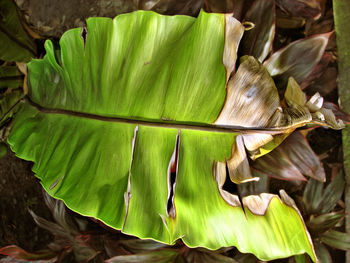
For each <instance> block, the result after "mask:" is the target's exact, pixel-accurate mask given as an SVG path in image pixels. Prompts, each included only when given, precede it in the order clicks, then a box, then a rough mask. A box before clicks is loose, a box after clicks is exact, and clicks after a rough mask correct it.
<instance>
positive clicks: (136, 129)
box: [122, 126, 139, 229]
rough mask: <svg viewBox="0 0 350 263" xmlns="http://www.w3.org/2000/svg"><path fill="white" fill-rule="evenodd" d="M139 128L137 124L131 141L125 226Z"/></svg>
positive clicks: (125, 198)
mask: <svg viewBox="0 0 350 263" xmlns="http://www.w3.org/2000/svg"><path fill="white" fill-rule="evenodd" d="M138 130H139V126H136V127H135V129H134V137H133V138H132V142H131V161H130V168H129V177H128V189H127V192H124V201H125V206H126V208H125V209H126V212H125V218H124V223H123V228H122V229H124V226H125V222H126V218H127V217H128V211H129V202H130V199H131V168H132V164H133V161H134V151H135V144H136V137H137V132H138Z"/></svg>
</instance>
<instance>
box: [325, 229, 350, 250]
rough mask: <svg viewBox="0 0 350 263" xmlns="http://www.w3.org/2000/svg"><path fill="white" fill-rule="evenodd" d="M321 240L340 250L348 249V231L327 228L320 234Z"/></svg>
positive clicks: (349, 245) (349, 238)
mask: <svg viewBox="0 0 350 263" xmlns="http://www.w3.org/2000/svg"><path fill="white" fill-rule="evenodd" d="M321 241H322V242H324V243H325V244H327V245H328V246H330V247H334V248H337V249H341V250H349V249H350V236H349V234H348V233H343V232H339V231H335V230H329V231H328V232H326V233H324V234H323V235H322V236H321Z"/></svg>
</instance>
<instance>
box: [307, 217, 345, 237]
mask: <svg viewBox="0 0 350 263" xmlns="http://www.w3.org/2000/svg"><path fill="white" fill-rule="evenodd" d="M344 217H345V214H344V213H343V212H332V213H328V214H323V215H320V216H317V217H314V218H311V219H310V220H309V221H308V222H307V226H308V229H309V230H310V232H311V233H314V234H320V233H322V232H325V231H327V230H329V229H331V228H332V227H334V226H335V225H336V224H338V223H339V221H340V220H342V219H344Z"/></svg>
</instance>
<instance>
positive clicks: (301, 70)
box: [264, 33, 331, 87]
mask: <svg viewBox="0 0 350 263" xmlns="http://www.w3.org/2000/svg"><path fill="white" fill-rule="evenodd" d="M330 35H331V33H326V34H320V35H315V36H312V37H310V38H306V39H301V40H297V41H294V42H292V43H290V44H289V45H288V46H286V47H285V48H283V49H280V50H278V51H277V52H275V53H274V54H273V55H272V56H271V57H270V58H269V59H268V60H266V61H265V63H264V65H265V67H266V68H267V70H268V71H269V72H270V74H271V76H273V77H274V78H275V79H277V80H278V81H279V83H280V85H281V86H282V87H284V86H285V85H286V84H287V81H288V78H289V77H293V78H294V79H295V80H296V82H298V83H300V82H302V81H303V80H305V79H306V78H307V77H308V76H309V75H310V74H311V72H312V71H313V70H314V68H315V66H316V65H317V63H318V61H319V60H320V59H321V57H322V55H323V52H324V50H325V48H326V46H327V43H328V39H329V37H330Z"/></svg>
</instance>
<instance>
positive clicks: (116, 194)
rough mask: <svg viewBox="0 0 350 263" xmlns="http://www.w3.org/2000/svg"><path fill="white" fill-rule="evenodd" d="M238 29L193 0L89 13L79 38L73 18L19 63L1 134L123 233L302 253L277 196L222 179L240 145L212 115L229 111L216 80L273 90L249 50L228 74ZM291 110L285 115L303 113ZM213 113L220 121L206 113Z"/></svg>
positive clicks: (299, 230) (67, 195) (265, 255)
mask: <svg viewBox="0 0 350 263" xmlns="http://www.w3.org/2000/svg"><path fill="white" fill-rule="evenodd" d="M131 29H132V30H131ZM242 33H243V27H242V26H241V24H240V23H239V22H238V21H237V20H235V19H234V18H232V17H230V16H229V15H221V14H207V13H204V12H201V14H200V15H199V17H198V18H197V19H195V18H192V17H186V16H174V17H169V16H161V15H158V14H156V13H153V12H144V11H139V12H135V13H131V14H126V15H120V16H118V17H117V18H116V19H114V20H112V19H107V18H90V19H88V20H87V36H86V40H85V39H84V38H83V37H82V36H81V29H73V30H70V31H68V32H66V33H65V34H64V35H63V36H62V38H61V41H60V46H61V50H60V52H58V53H55V51H54V48H53V44H52V43H51V42H50V41H48V42H46V45H45V46H46V50H47V54H46V56H45V57H44V59H42V60H34V61H32V62H31V63H29V65H28V70H29V93H28V96H29V99H28V102H27V103H26V104H25V105H24V107H23V108H22V110H21V112H20V113H19V114H18V116H17V118H16V120H15V122H14V125H13V127H12V129H11V132H10V136H9V138H8V142H9V144H10V146H11V148H12V150H13V151H15V152H16V154H17V155H18V156H20V157H21V158H23V159H26V160H30V161H33V162H34V166H33V171H34V172H35V174H36V176H37V177H38V178H39V179H40V180H41V184H42V185H43V187H44V188H45V190H46V191H47V192H48V193H49V194H50V195H52V196H54V197H55V198H58V199H62V200H64V202H65V203H66V204H67V206H68V207H69V208H71V209H73V210H74V211H77V212H79V213H81V214H83V215H88V216H93V217H95V218H97V219H100V220H101V221H103V222H104V223H105V224H107V225H109V226H111V227H114V228H117V229H122V231H123V232H125V233H127V234H131V235H136V236H138V237H140V238H151V239H155V240H157V241H161V242H164V243H168V244H173V243H174V242H175V241H176V240H177V239H180V238H181V239H182V240H183V241H184V242H185V243H186V245H188V246H190V247H196V246H202V247H207V248H210V249H217V248H219V247H224V246H237V248H238V249H239V250H241V251H243V252H250V253H254V254H255V255H256V256H257V257H259V258H260V259H263V260H269V259H274V258H279V257H286V256H289V255H292V254H303V253H308V254H309V255H310V256H311V257H313V256H314V252H313V248H312V244H311V241H310V239H309V236H308V233H307V231H306V229H305V226H304V223H303V221H302V218H301V216H300V215H299V212H298V210H297V208H296V207H295V206H294V205H293V204H292V203H291V202H290V200H289V199H288V198H287V197H286V196H285V195H284V196H283V197H282V198H279V197H278V196H276V195H270V194H263V195H260V196H258V195H257V196H249V197H245V198H244V199H243V206H244V210H243V209H242V206H241V205H240V203H239V201H238V203H232V202H231V201H235V202H236V200H238V197H237V196H235V195H232V194H230V193H228V192H226V191H225V190H223V189H222V180H223V179H225V178H226V176H228V175H226V170H225V169H224V170H223V169H222V168H223V167H225V162H226V160H229V159H230V158H231V156H232V155H233V154H237V153H238V155H237V156H241V155H239V153H243V152H244V151H245V150H244V148H243V149H242V146H239V145H238V144H236V139H237V138H239V140H240V142H242V141H243V139H242V137H239V136H241V135H239V134H238V133H237V132H234V131H235V130H232V129H231V128H230V127H233V126H232V125H234V121H233V120H230V119H229V120H228V121H224V119H225V118H226V117H227V116H226V115H225V114H227V115H229V114H232V112H234V111H235V110H237V108H235V107H234V104H232V103H231V102H230V101H228V99H226V100H225V97H226V88H227V89H229V90H230V92H233V91H234V86H232V83H234V81H236V82H237V83H239V79H240V78H243V77H242V76H245V75H249V74H251V75H253V76H254V78H253V79H252V80H248V84H249V85H250V86H252V87H253V89H256V85H258V84H259V82H258V81H257V80H259V79H262V80H263V81H262V82H261V83H267V84H268V85H267V86H266V87H264V92H265V93H264V94H268V95H269V94H270V93H272V92H269V91H271V90H274V93H273V94H277V90H276V87H275V86H274V85H273V81H272V79H271V77H270V76H269V75H268V73H267V71H266V70H265V69H264V68H263V67H262V66H261V64H259V63H258V62H257V61H256V60H254V59H253V58H248V59H247V60H246V62H245V63H242V65H241V70H238V71H239V72H241V73H237V74H240V75H238V77H237V78H235V79H234V80H233V81H232V82H230V80H229V76H230V75H231V73H232V71H233V67H234V64H235V63H234V62H235V59H236V51H237V45H238V43H239V41H240V38H241V35H242ZM57 54H58V55H57ZM249 65H252V66H253V69H254V70H253V73H249ZM230 83H231V84H230ZM230 85H231V86H230ZM260 85H262V84H260ZM246 87H247V85H244V84H243V83H241V84H240V85H238V86H237V89H241V93H240V94H241V95H240V96H245V94H247V92H248V94H249V90H246V89H245V88H246ZM248 87H249V86H248ZM242 94H243V95H242ZM253 95H254V96H253V97H254V98H255V97H256V99H257V100H258V102H255V104H253V105H260V106H262V107H263V106H264V107H266V109H267V114H268V115H269V117H266V116H265V117H264V118H263V120H264V121H265V125H264V126H259V127H266V126H267V127H269V126H268V125H272V126H273V125H275V124H276V123H283V124H284V125H286V126H287V127H288V128H290V126H288V125H290V123H288V122H287V123H285V122H284V120H290V119H291V118H290V117H289V115H288V111H286V112H284V113H283V114H282V113H281V112H280V111H279V110H278V108H279V107H278V105H279V101H278V96H275V97H273V99H274V100H275V99H276V98H277V101H276V100H275V101H274V107H275V108H276V109H275V110H277V114H280V115H279V116H280V118H278V121H277V120H275V119H274V118H272V120H273V121H271V120H269V119H270V117H271V116H272V115H273V116H275V115H274V109H272V110H271V108H269V107H268V106H267V105H269V104H268V103H266V102H265V101H267V102H268V101H269V99H268V98H265V97H263V98H261V99H260V100H259V97H258V96H257V95H256V94H253ZM242 100H243V98H242ZM30 101H31V102H30ZM245 103H248V104H249V101H248V102H247V101H246V102H245ZM259 103H260V104H259ZM223 105H226V106H227V107H225V111H222V108H223ZM304 106H305V105H299V106H297V107H299V108H298V109H300V107H304ZM302 109H303V110H302V112H303V113H305V114H304V115H303V114H301V116H299V117H300V119H301V120H300V119H298V120H299V121H300V122H297V124H296V125H302V124H303V123H307V122H308V121H311V114H310V112H308V110H307V107H306V106H305V107H304V108H302ZM220 112H221V113H220ZM251 112H254V111H253V110H251ZM255 112H256V111H255ZM219 114H220V116H221V121H222V124H223V125H226V126H228V127H229V128H226V129H225V128H223V127H222V126H220V125H219V124H217V123H216V120H217V118H218V116H219ZM260 114H261V115H263V113H260ZM288 117H289V119H288ZM258 121H261V120H258ZM214 123H215V124H214ZM238 125H242V126H243V125H244V123H242V122H241V123H238ZM250 125H251V126H253V127H254V125H256V124H255V123H253V122H251V123H250ZM293 125H294V123H293ZM277 127H278V126H277ZM293 127H294V126H292V128H293ZM237 131H238V130H237ZM237 145H238V146H237ZM240 145H243V144H242V143H241V144H240ZM234 156H235V155H234ZM241 157H242V156H241ZM243 157H244V156H243ZM243 157H242V160H244V158H243ZM245 158H246V156H245ZM239 161H240V159H239ZM242 162H243V161H242ZM230 164H232V163H230ZM236 164H237V163H236ZM223 165H224V166H223ZM233 166H234V165H233ZM234 168H235V169H232V170H231V172H232V171H233V172H235V171H237V170H239V163H238V168H237V167H234ZM236 168H237V169H236ZM225 198H226V199H225ZM204 229H205V231H203V230H204Z"/></svg>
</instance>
